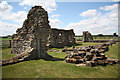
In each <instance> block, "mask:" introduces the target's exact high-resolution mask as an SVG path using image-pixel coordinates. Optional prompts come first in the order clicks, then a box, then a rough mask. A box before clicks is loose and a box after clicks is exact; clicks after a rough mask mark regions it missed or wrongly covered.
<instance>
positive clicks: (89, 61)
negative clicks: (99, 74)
mask: <svg viewBox="0 0 120 80" xmlns="http://www.w3.org/2000/svg"><path fill="white" fill-rule="evenodd" d="M109 45H112V43H110V42H109V43H102V44H99V45H95V46H92V45H91V46H83V47H76V48H75V49H63V52H66V53H67V54H68V55H67V57H66V59H65V62H67V63H75V64H78V65H77V66H91V67H92V66H97V65H103V66H105V65H106V64H116V63H118V62H119V61H118V60H117V59H110V58H107V57H106V56H105V54H102V53H104V52H106V51H108V50H109V47H108V46H109Z"/></svg>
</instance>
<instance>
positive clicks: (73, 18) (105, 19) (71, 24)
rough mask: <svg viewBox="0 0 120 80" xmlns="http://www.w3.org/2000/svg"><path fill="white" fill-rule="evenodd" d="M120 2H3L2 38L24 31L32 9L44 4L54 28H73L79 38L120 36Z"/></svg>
mask: <svg viewBox="0 0 120 80" xmlns="http://www.w3.org/2000/svg"><path fill="white" fill-rule="evenodd" d="M117 1H118V0H108V1H107V0H104V1H103V2H102V0H101V1H100V2H97V1H95V0H92V1H90V0H89V2H87V0H86V2H85V1H84V2H83V1H82V0H81V1H80V0H79V1H76V0H74V1H73V0H68V1H66V0H61V1H60V0H17V1H16V0H13V1H12V0H11V1H9V0H5V1H4V0H0V36H6V35H12V34H14V33H16V30H17V28H21V27H22V24H23V21H24V20H25V19H26V18H27V13H28V11H29V10H30V9H31V7H33V6H35V5H41V6H42V7H43V8H44V9H45V10H46V11H47V12H48V16H49V21H50V23H49V24H50V26H51V28H58V29H67V30H68V29H74V32H75V34H76V35H82V32H83V31H89V32H90V33H91V34H93V35H97V34H105V35H112V34H113V33H115V32H116V33H117V34H118V2H117Z"/></svg>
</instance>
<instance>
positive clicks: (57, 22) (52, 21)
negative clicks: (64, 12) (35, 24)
mask: <svg viewBox="0 0 120 80" xmlns="http://www.w3.org/2000/svg"><path fill="white" fill-rule="evenodd" d="M49 21H50V23H49V24H50V26H51V28H60V26H59V25H60V24H61V23H62V22H61V21H60V20H59V19H51V18H49Z"/></svg>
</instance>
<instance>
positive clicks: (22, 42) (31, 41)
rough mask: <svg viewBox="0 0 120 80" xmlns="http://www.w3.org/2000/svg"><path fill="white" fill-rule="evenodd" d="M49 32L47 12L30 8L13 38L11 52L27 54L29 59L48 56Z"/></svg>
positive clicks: (39, 7)
mask: <svg viewBox="0 0 120 80" xmlns="http://www.w3.org/2000/svg"><path fill="white" fill-rule="evenodd" d="M50 30H51V28H50V25H49V21H48V14H47V12H46V11H45V10H44V9H43V8H42V7H41V6H34V7H32V8H31V9H30V11H29V13H28V15H27V19H26V20H25V21H24V23H23V26H22V28H19V29H18V30H17V31H16V33H17V34H15V35H14V36H13V40H12V48H11V52H12V53H14V54H28V55H29V56H28V58H29V59H38V58H44V57H46V56H48V55H47V50H46V41H47V37H48V35H49V32H50Z"/></svg>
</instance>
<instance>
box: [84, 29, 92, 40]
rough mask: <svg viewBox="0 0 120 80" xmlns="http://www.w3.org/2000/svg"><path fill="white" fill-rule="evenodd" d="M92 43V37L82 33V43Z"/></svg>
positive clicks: (85, 32) (87, 33)
mask: <svg viewBox="0 0 120 80" xmlns="http://www.w3.org/2000/svg"><path fill="white" fill-rule="evenodd" d="M90 41H93V37H92V35H91V34H90V33H89V32H88V31H83V42H90Z"/></svg>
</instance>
